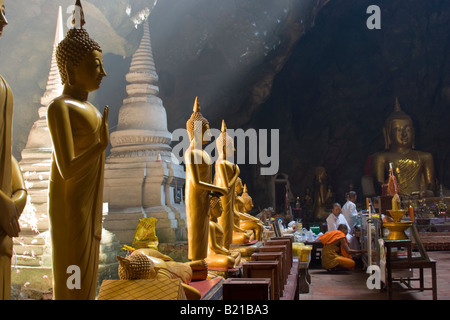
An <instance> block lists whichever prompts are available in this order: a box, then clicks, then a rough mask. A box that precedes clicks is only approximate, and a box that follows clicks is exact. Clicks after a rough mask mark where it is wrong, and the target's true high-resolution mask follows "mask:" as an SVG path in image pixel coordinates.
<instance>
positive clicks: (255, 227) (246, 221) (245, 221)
mask: <svg viewBox="0 0 450 320" xmlns="http://www.w3.org/2000/svg"><path fill="white" fill-rule="evenodd" d="M236 198H237V199H239V201H236V203H242V205H241V206H240V208H241V210H242V211H238V208H239V207H238V206H235V212H236V215H237V216H238V218H239V226H240V227H241V228H242V229H243V230H251V231H252V232H253V235H254V237H253V238H254V239H255V240H258V241H261V240H262V237H263V232H264V223H263V222H262V221H261V219H259V218H257V217H254V216H252V215H251V214H249V213H248V212H250V210H251V209H252V208H253V201H252V198H251V197H250V196H249V195H248V192H247V185H244V187H242V180H241V179H240V178H238V181H237V182H236Z"/></svg>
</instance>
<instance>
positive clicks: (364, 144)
mask: <svg viewBox="0 0 450 320" xmlns="http://www.w3.org/2000/svg"><path fill="white" fill-rule="evenodd" d="M370 4H378V5H379V6H380V8H381V21H382V22H381V30H369V29H368V28H366V19H367V18H368V17H369V15H368V14H366V8H367V7H368V6H369V5H370ZM449 24H450V3H449V2H446V1H408V2H407V4H405V1H395V0H394V1H384V2H383V1H345V0H333V1H331V2H330V3H329V4H328V5H327V6H325V7H324V8H323V9H322V10H321V11H320V13H319V14H318V16H317V18H316V24H315V27H314V28H313V29H312V30H310V31H309V32H308V33H307V34H306V35H305V36H304V37H303V38H302V39H301V40H300V41H299V42H298V44H297V45H296V47H295V49H294V51H293V53H292V55H291V57H290V59H289V61H288V62H287V64H286V65H285V66H284V68H283V70H282V71H281V72H280V73H279V74H278V75H277V76H276V78H275V82H274V85H273V90H272V92H271V95H270V98H269V100H268V101H267V102H265V103H264V104H262V105H261V107H260V109H259V110H258V112H257V115H256V116H255V118H254V122H253V123H254V124H256V123H257V124H258V125H261V126H263V127H264V126H266V127H267V126H271V127H279V128H280V130H281V136H282V137H281V141H282V142H281V144H282V147H281V150H282V152H281V155H282V156H281V166H280V171H281V172H285V173H288V174H289V177H290V181H291V188H292V192H293V193H294V195H303V194H304V192H305V189H306V188H307V187H313V186H314V175H313V174H312V173H313V171H314V168H315V167H316V166H324V167H325V168H326V170H327V174H328V183H329V184H330V185H331V186H332V189H333V191H334V192H335V194H336V200H337V201H339V202H341V204H342V203H343V202H344V201H345V200H344V194H345V192H346V191H348V188H349V185H350V184H353V185H354V188H355V189H357V191H358V193H359V195H360V196H361V195H362V189H361V176H362V175H363V174H364V173H365V169H366V168H365V165H366V160H367V157H368V156H370V155H371V154H373V153H375V152H377V151H382V150H383V149H384V140H383V135H382V127H383V124H384V121H385V119H386V118H387V116H388V115H389V114H390V113H391V112H392V111H393V108H394V101H395V98H396V97H398V99H399V101H400V104H401V107H402V109H403V110H404V111H405V112H406V113H408V114H409V115H410V116H411V117H412V118H413V121H414V124H415V129H416V149H418V150H423V151H428V152H431V153H432V154H433V156H434V160H435V167H436V176H437V178H438V179H439V182H440V183H443V184H444V186H446V187H447V188H448V187H450V171H449V169H448V168H450V159H449V156H448V154H449V149H450V146H449V142H450V130H449V129H448V123H449V120H450V112H449V108H450V65H449V62H450V61H449V58H450V55H449V54H450V51H449V44H450V43H449V41H450V37H449V32H450V28H449ZM255 178H256V180H257V181H260V182H262V179H261V178H260V179H258V177H256V176H255ZM259 186H260V184H258V183H257V184H255V185H254V192H253V193H254V194H258V193H260V192H263V190H262V189H263V188H262V187H259ZM360 199H361V197H360Z"/></svg>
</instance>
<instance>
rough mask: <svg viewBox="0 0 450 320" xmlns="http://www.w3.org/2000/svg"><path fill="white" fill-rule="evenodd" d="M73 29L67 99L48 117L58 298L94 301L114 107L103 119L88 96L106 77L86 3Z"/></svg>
mask: <svg viewBox="0 0 450 320" xmlns="http://www.w3.org/2000/svg"><path fill="white" fill-rule="evenodd" d="M77 7H78V8H77ZM80 12H81V15H78V13H80ZM73 23H74V27H73V28H72V29H70V30H69V31H68V32H67V35H66V37H65V38H64V39H63V40H62V41H61V42H60V43H59V45H58V48H57V51H56V56H57V63H58V69H59V72H60V74H61V79H62V83H63V85H64V89H63V93H62V95H61V96H59V97H57V98H55V99H54V100H53V101H52V102H50V104H49V106H48V111H47V121H48V127H49V131H50V135H51V138H52V143H53V156H52V167H51V174H50V185H49V193H48V212H49V220H50V234H51V241H52V267H53V297H54V299H55V300H61V299H63V300H66V299H69V300H93V299H95V296H96V289H97V273H98V261H99V249H100V239H101V233H102V207H103V199H102V194H103V167H104V160H105V149H106V147H107V145H108V142H109V133H108V107H105V109H104V111H103V115H102V114H101V113H100V112H99V111H98V110H97V109H96V107H95V106H93V105H92V104H91V103H90V102H89V101H88V94H89V92H91V91H95V90H97V89H98V88H99V87H100V83H101V80H102V78H103V77H105V76H106V72H105V70H104V68H103V60H102V50H101V48H100V46H99V44H98V43H97V42H95V41H94V40H92V39H91V38H90V37H89V34H88V33H87V31H86V30H85V29H83V25H84V15H83V11H82V8H81V4H80V1H77V3H76V9H75V13H74V21H73ZM71 266H77V267H78V268H79V272H80V275H81V277H80V286H79V287H78V285H76V284H75V285H74V286H68V285H67V283H68V280H69V279H68V278H69V277H70V276H71V274H70V273H69V274H68V272H69V271H68V270H69V267H71Z"/></svg>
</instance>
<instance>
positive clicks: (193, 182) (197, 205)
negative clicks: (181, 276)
mask: <svg viewBox="0 0 450 320" xmlns="http://www.w3.org/2000/svg"><path fill="white" fill-rule="evenodd" d="M186 128H187V131H188V134H189V138H190V139H191V144H190V146H189V148H188V149H187V150H186V152H185V163H186V189H185V193H186V200H185V202H186V221H187V231H188V259H190V260H191V267H192V268H193V270H194V271H195V272H196V273H198V274H203V275H204V278H205V279H206V276H207V265H206V262H205V263H203V262H204V259H205V258H206V257H207V256H208V241H209V239H208V234H209V215H210V196H211V193H216V194H220V195H223V194H227V193H228V189H227V188H226V187H225V186H217V185H215V184H213V183H212V166H213V164H212V160H211V157H210V156H209V154H208V153H207V152H206V151H205V150H203V146H204V145H205V144H207V143H208V142H209V138H210V136H211V132H210V129H209V122H208V120H206V118H205V117H203V115H202V114H201V112H200V105H199V103H198V98H196V99H195V103H194V109H193V113H192V115H191V117H190V118H189V120H188V121H187V122H186ZM195 279H196V280H201V278H197V277H195Z"/></svg>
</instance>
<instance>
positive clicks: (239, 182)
mask: <svg viewBox="0 0 450 320" xmlns="http://www.w3.org/2000/svg"><path fill="white" fill-rule="evenodd" d="M235 190H236V193H237V194H241V193H242V192H243V191H244V185H243V184H242V179H241V178H237V179H236V185H235Z"/></svg>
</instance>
